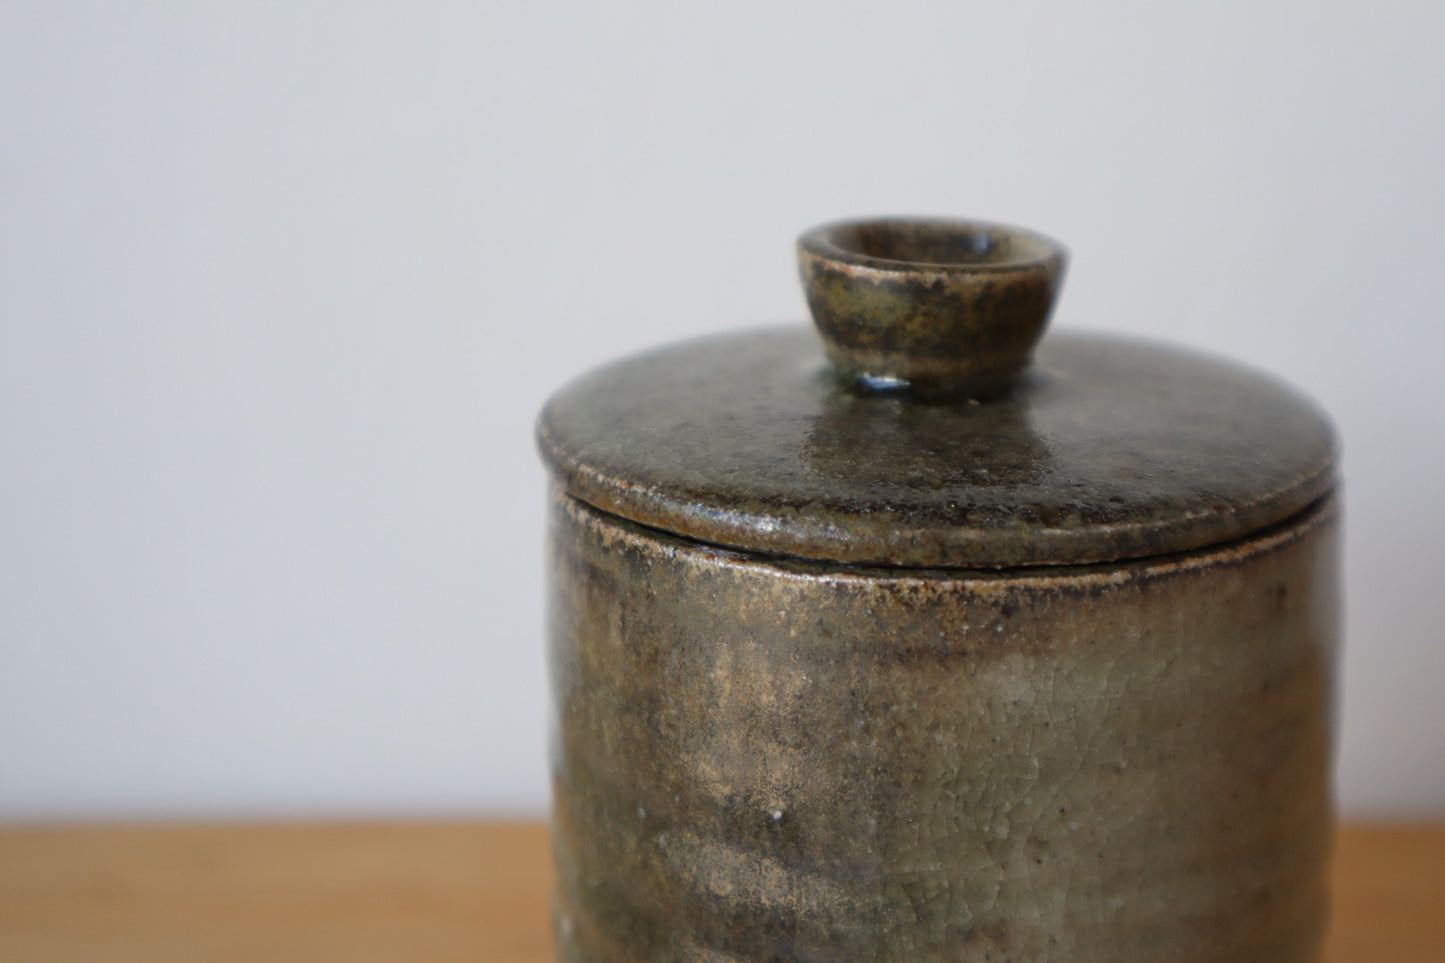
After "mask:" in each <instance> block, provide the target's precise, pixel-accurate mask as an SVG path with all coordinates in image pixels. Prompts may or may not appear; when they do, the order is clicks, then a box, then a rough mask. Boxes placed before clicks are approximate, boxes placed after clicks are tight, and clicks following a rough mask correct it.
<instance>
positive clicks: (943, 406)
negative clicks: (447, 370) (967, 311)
mask: <svg viewBox="0 0 1445 963" xmlns="http://www.w3.org/2000/svg"><path fill="white" fill-rule="evenodd" d="M537 430H538V439H539V443H540V446H541V450H542V454H543V457H544V458H545V459H546V460H547V462H548V463H549V465H550V466H551V468H552V470H553V472H554V474H555V475H556V477H557V478H559V479H560V480H561V482H562V484H563V485H564V486H565V487H566V489H567V490H568V491H569V492H570V493H571V494H573V495H575V496H576V497H578V498H580V499H582V500H583V501H585V502H588V503H589V504H592V505H595V506H597V507H599V508H602V509H604V510H606V511H610V512H613V513H615V514H618V515H622V516H623V517H626V518H630V519H632V520H634V521H638V522H642V523H644V524H647V525H651V526H653V527H656V528H661V529H665V530H667V531H672V532H677V533H679V534H683V535H687V536H690V537H693V538H697V539H700V540H702V541H707V542H714V543H717V544H721V545H730V546H735V547H738V548H744V549H750V550H757V551H764V552H774V553H779V554H785V555H794V556H801V557H805V558H816V559H828V560H834V561H843V562H851V563H866V564H882V565H902V566H913V567H930V566H962V567H978V566H1011V565H1042V564H1071V563H1078V562H1097V561H1106V560H1110V559H1120V558H1130V557H1141V556H1148V555H1158V554H1163V553H1168V552H1179V551H1187V550H1189V549H1194V548H1199V547H1202V546H1205V545H1211V544H1215V543H1218V542H1222V541H1227V540H1229V539H1233V538H1240V537H1242V536H1245V535H1248V534H1249V533H1251V532H1253V531H1256V530H1258V529H1260V528H1262V527H1264V526H1266V525H1270V524H1274V523H1276V522H1279V521H1282V520H1284V519H1286V518H1288V517H1290V516H1291V515H1293V514H1295V513H1296V512H1298V511H1300V510H1301V509H1303V508H1304V507H1305V506H1307V505H1309V504H1310V503H1311V502H1312V501H1314V500H1315V499H1317V498H1319V497H1320V496H1321V495H1323V494H1324V493H1325V492H1327V491H1329V489H1330V487H1331V486H1332V485H1333V483H1334V454H1335V448H1334V434H1333V432H1332V430H1331V428H1330V425H1329V422H1328V421H1327V420H1326V419H1325V418H1324V416H1323V415H1322V414H1321V413H1320V411H1319V409H1318V408H1316V407H1315V405H1314V404H1313V403H1311V402H1310V401H1309V400H1308V399H1306V398H1304V397H1302V396H1301V395H1299V394H1298V393H1296V392H1295V391H1293V390H1291V389H1289V388H1288V387H1286V386H1283V385H1281V384H1279V383H1278V382H1277V381H1275V380H1274V379H1272V378H1268V377H1265V376H1264V375H1261V374H1259V373H1257V372H1254V371H1251V370H1249V369H1247V368H1242V367H1240V366H1238V365H1234V364H1229V363H1226V362H1223V361H1219V360H1217V359H1213V358H1208V357H1204V356H1200V355H1197V354H1193V353H1189V352H1185V351H1180V350H1177V349H1171V348H1166V347H1163V346H1160V345H1157V344H1150V343H1147V342H1140V341H1134V340H1128V339H1124V338H1118V337H1108V336H1103V335H1092V334H1080V333H1073V332H1059V333H1055V334H1054V335H1052V336H1051V337H1049V338H1048V339H1047V340H1046V341H1045V342H1044V343H1043V345H1041V346H1040V348H1039V351H1038V359H1037V361H1036V362H1035V363H1034V365H1033V366H1032V367H1031V368H1030V369H1029V371H1028V372H1027V373H1026V374H1025V375H1024V376H1023V378H1022V379H1021V380H1020V381H1019V382H1018V383H1017V384H1016V385H1015V386H1014V388H1013V390H1011V391H1010V392H1008V393H1007V394H1005V395H1004V396H1001V397H995V398H991V399H988V400H985V401H983V402H982V403H970V401H969V400H968V399H948V400H920V399H917V398H914V397H912V396H909V395H907V394H898V393H891V392H890V393H876V392H868V391H860V390H857V389H855V388H853V387H850V386H849V385H846V384H843V383H840V382H839V381H838V380H837V379H836V378H835V377H834V376H833V375H832V373H831V372H830V371H829V369H828V366H827V363H826V362H825V361H824V360H823V358H822V357H821V352H820V351H819V350H818V346H817V341H816V338H815V337H814V336H813V335H812V333H811V332H809V331H808V330H807V329H805V328H802V327H798V328H777V329H766V330H761V331H751V332H747V333H744V334H732V335H726V336H722V337H714V338H709V339H705V340H701V341H695V342H691V343H687V344H683V345H677V346H674V347H670V348H667V349H663V350H660V351H655V352H651V353H649V354H645V355H641V356H638V357H634V358H630V359H627V360H625V361H622V362H619V363H617V364H614V365H611V366H609V367H606V368H603V369H600V370H599V371H596V372H594V373H592V374H590V375H588V376H586V377H584V378H581V379H579V380H577V381H576V382H574V383H573V384H571V385H569V386H568V387H567V388H565V389H563V390H562V391H560V392H558V394H557V395H555V396H554V397H553V398H552V400H551V401H550V402H549V403H548V404H547V407H546V408H545V409H544V411H543V412H542V416H541V418H540V420H539V422H538V429H537Z"/></svg>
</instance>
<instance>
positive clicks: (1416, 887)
mask: <svg viewBox="0 0 1445 963" xmlns="http://www.w3.org/2000/svg"><path fill="white" fill-rule="evenodd" d="M550 885H551V870H550V867H549V865H548V860H547V837H546V833H545V831H544V830H543V828H542V827H541V826H539V825H536V824H526V823H519V824H498V823H466V824H450V825H437V824H382V825H309V826H288V825H240V826H194V827H176V826H134V827H95V828H75V827H67V828H34V829H32V828H19V829H13V828H12V829H3V830H0V961H4V963H69V961H81V960H84V961H86V963H126V961H132V960H134V961H146V963H167V961H186V963H211V961H215V963H228V961H240V960H245V961H265V963H288V961H303V960H304V961H307V963H327V961H345V963H369V961H380V960H388V961H391V960H395V961H416V960H425V961H427V963H450V961H458V963H461V961H467V963H542V961H548V960H550V959H551V957H550V951H551V942H550V938H549V936H548V918H547V891H548V887H549V886H550ZM1334 891H1335V923H1334V931H1333V934H1332V936H1331V940H1330V950H1329V955H1328V957H1327V959H1328V961H1329V963H1442V961H1445V826H1394V827H1386V826H1352V827H1347V828H1346V829H1345V830H1343V832H1341V834H1340V839H1339V847H1338V853H1337V856H1336V860H1335V879H1334Z"/></svg>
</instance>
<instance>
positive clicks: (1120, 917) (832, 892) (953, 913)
mask: <svg viewBox="0 0 1445 963" xmlns="http://www.w3.org/2000/svg"><path fill="white" fill-rule="evenodd" d="M1334 547H1335V539H1334V523H1333V510H1332V508H1331V506H1330V505H1329V504H1328V503H1326V504H1322V505H1320V506H1318V507H1316V508H1315V509H1313V510H1311V511H1309V512H1307V513H1306V514H1305V515H1304V516H1303V517H1301V518H1299V519H1298V520H1297V521H1295V522H1294V523H1293V524H1290V525H1287V526H1284V527H1282V528H1279V529H1277V530H1273V531H1271V532H1269V533H1267V534H1265V535H1261V536H1259V537H1257V538H1254V539H1250V540H1246V541H1243V542H1239V543H1233V544H1230V545H1228V546H1224V547H1221V548H1219V549H1217V550H1211V551H1203V552H1199V553H1194V554H1186V555H1179V556H1169V557H1164V558H1158V559H1150V560H1140V561H1136V562H1132V563H1126V564H1123V565H1119V566H1080V567H1077V568H1062V569H1042V570H1034V571H1027V572H1020V573H1017V574H1007V573H994V574H988V573H965V572H947V571H908V570H899V569H893V570H886V569H874V570H868V569H851V568H844V567H837V566H831V567H830V566H820V565H817V564H812V563H800V562H794V563H789V562H783V561H767V560H763V559H759V558H757V557H755V556H748V555H744V554H740V553H735V552H730V551H727V550H724V549H719V548H712V547H708V546H705V545H701V544H699V543H696V542H691V541H687V540H683V539H679V538H675V537H673V536H668V535H664V534H661V533H658V532H655V531H652V530H649V529H645V528H642V527H641V526H637V525H634V524H631V523H629V522H624V521H622V520H620V519H617V518H614V517H611V516H608V515H605V514H603V513H600V512H597V511H595V510H593V509H590V508H587V507H586V506H584V505H582V504H581V503H580V502H578V501H576V500H575V499H572V498H570V497H568V496H566V495H559V496H558V498H557V502H556V511H555V516H554V528H553V541H552V558H553V593H554V594H553V598H552V631H551V639H552V642H551V645H552V649H551V664H552V672H553V687H554V692H555V699H556V701H555V712H556V716H555V718H554V720H553V723H552V732H553V735H554V738H555V744H554V746H553V749H552V752H553V758H552V763H553V769H552V771H553V795H554V824H553V825H554V835H553V846H554V850H555V854H556V859H557V865H558V870H559V881H560V883H559V886H560V888H559V891H558V893H557V902H556V913H557V917H556V919H557V934H558V942H559V946H560V952H561V959H562V960H564V961H568V963H584V961H585V963H641V961H648V963H662V961H669V963H674V961H675V963H698V961H708V963H765V961H766V963H774V961H798V963H804V961H806V963H852V961H857V963H863V961H877V960H886V961H898V963H903V961H908V963H915V961H916V963H942V961H974V960H979V961H982V960H990V961H996V963H1000V961H1014V963H1019V961H1038V963H1044V961H1058V963H1065V961H1067V963H1095V961H1099V963H1102V961H1111V963H1146V961H1147V963H1153V961H1178V963H1240V961H1245V960H1249V961H1254V960H1258V961H1269V963H1305V961H1312V960H1315V959H1316V953H1317V951H1318V947H1319V943H1320V938H1321V935H1322V930H1323V925H1324V918H1325V909H1326V905H1325V891H1324V868H1325V860H1326V856H1327V851H1328V840H1329V829H1330V816H1331V814H1330V796H1329V781H1328V775H1327V774H1328V757H1329V746H1330V702H1331V691H1332V688H1333V685H1332V679H1333V671H1334V661H1335V650H1336V645H1337V641H1336V635H1335V624H1336V613H1335V591H1334V579H1335V550H1334Z"/></svg>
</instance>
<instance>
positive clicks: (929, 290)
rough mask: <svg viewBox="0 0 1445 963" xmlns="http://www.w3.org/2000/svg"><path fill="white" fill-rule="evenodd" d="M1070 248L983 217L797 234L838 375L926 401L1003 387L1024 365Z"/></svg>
mask: <svg viewBox="0 0 1445 963" xmlns="http://www.w3.org/2000/svg"><path fill="white" fill-rule="evenodd" d="M1068 259H1069V252H1068V249H1067V248H1065V247H1064V246H1063V245H1062V244H1060V243H1059V242H1057V241H1054V240H1052V239H1050V238H1047V237H1044V236H1043V235H1041V234H1035V233H1033V232H1032V231H1025V230H1023V229H1021V228H1016V227H1009V226H1007V225H1003V224H990V223H986V222H983V221H965V220H945V219H933V218H881V219H876V220H858V221H839V222H836V223H833V224H825V225H823V226H821V227H815V228H813V229H812V230H810V231H808V232H807V233H805V234H803V236H802V237H800V238H799V239H798V266H799V269H800V271H801V274H802V278H803V288H804V290H805V293H806V294H807V298H808V307H809V309H811V310H812V312H813V321H814V323H815V324H816V325H817V326H818V330H819V332H821V334H822V336H823V343H824V346H825V348H826V349H827V352H828V356H829V357H830V358H831V359H832V360H833V362H834V364H835V365H836V366H837V367H838V369H839V370H840V371H841V372H842V373H843V375H844V376H845V377H849V378H855V379H858V380H860V381H862V382H863V383H864V384H866V385H868V386H869V387H871V388H875V389H891V388H900V389H903V388H906V389H909V390H912V391H915V392H918V393H920V394H927V395H971V396H978V395H987V394H990V393H994V392H997V391H1001V390H1004V389H1006V388H1007V387H1008V385H1009V383H1010V382H1011V381H1012V380H1013V378H1014V376H1015V375H1016V374H1017V373H1018V372H1019V371H1021V370H1022V369H1023V368H1024V366H1025V365H1027V364H1028V362H1029V357H1030V355H1031V354H1032V353H1033V348H1034V345H1035V344H1036V343H1037V342H1038V340H1039V337H1040V336H1041V335H1042V334H1043V332H1044V327H1045V326H1046V325H1047V324H1048V320H1049V315H1050V313H1051V312H1052V311H1053V307H1054V299H1055V298H1056V297H1057V295H1058V292H1059V289H1060V287H1062V286H1063V280H1064V270H1065V267H1066V266H1067V264H1068Z"/></svg>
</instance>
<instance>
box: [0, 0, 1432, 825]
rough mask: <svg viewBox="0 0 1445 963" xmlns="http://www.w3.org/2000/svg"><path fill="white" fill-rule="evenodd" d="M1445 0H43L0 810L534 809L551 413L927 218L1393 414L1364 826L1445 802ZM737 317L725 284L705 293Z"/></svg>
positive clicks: (1160, 329)
mask: <svg viewBox="0 0 1445 963" xmlns="http://www.w3.org/2000/svg"><path fill="white" fill-rule="evenodd" d="M1442 49H1445V6H1442V5H1440V4H1439V3H1435V2H1431V0H1421V2H1416V3H1370V4H1367V3H1363V2H1360V3H1339V2H1333V3H1328V2H1297V3H1294V2H1292V3H1280V2H1234V0H1232V2H1214V3H1194V4H1175V3H1147V2H1143V0H1100V2H1095V3H1070V2H1038V0H1036V2H1009V3H1004V2H998V0H990V2H973V3H936V4H925V3H908V2H892V3H888V4H880V3H857V2H840V0H830V2H822V0H815V2H810V3H791V4H789V3H780V2H767V3H763V2H734V3H728V4H707V5H703V4H691V3H663V2H654V3H626V2H621V0H611V2H608V3H605V4H602V3H598V4H581V3H566V4H563V3H545V2H534V3H529V4H500V3H481V4H475V3H474V4H440V3H399V2H398V3H392V4H360V3H343V2H340V0H338V2H334V3H324V4H316V3H285V4H281V3H252V4H226V5H222V4H194V3H128V4H115V3H71V2H41V0H36V2H30V3H15V2H10V3H6V4H4V5H3V7H0V452H3V469H0V818H6V819H37V818H71V817H131V816H145V817H152V816H155V817H161V816H174V815H186V816H255V815H361V814H370V815H409V814H411V815H414V814H504V813H537V812H540V811H541V810H542V808H543V806H544V804H545V797H546V781H545V766H544V736H543V726H544V722H543V720H544V699H545V679H544V671H543V664H542V640H541V636H542V591H541V583H542V562H541V555H540V550H541V544H542V524H543V520H542V507H543V503H544V484H545V480H544V477H543V474H542V471H541V469H540V468H539V467H538V465H537V463H536V461H535V458H534V455H533V450H532V443H531V422H532V417H533V413H534V412H535V410H536V409H537V407H538V406H539V405H540V403H541V402H542V400H543V398H544V396H545V395H546V394H547V393H548V391H549V390H550V389H551V388H553V387H555V386H556V385H558V384H559V383H560V382H561V381H562V380H564V379H566V378H568V377H570V376H571V375H573V374H576V373H578V372H580V371H581V370H582V369H584V368H586V367H588V366H591V365H593V364H595V363H598V362H600V361H602V360H604V359H607V358H610V357H613V356H616V355H618V354H622V353H626V352H631V351H634V350H637V349H640V348H643V347H646V346H650V345H655V344H658V343H661V342H665V341H670V340H674V339H677V338H681V337H686V336H690V335H696V334H700V333H704V332H711V331H719V330H724V329H728V328H733V327H737V326H740V325H745V324H747V325H751V324H756V323H758V322H761V321H766V320H779V319H789V318H801V317H802V315H803V313H804V309H803V306H802V300H801V297H800V295H799V293H798V291H797V287H796V282H795V280H794V267H793V262H792V253H791V242H792V239H793V237H794V235H795V234H797V233H798V232H799V231H800V230H802V229H803V228H805V227H807V226H810V225H812V224H814V223H816V222H819V221H822V220H827V219H831V218H835V217H839V216H844V215H854V214H860V213H881V212H909V213H929V212H931V213H949V214H966V215H975V216H983V217H989V218H994V219H1000V220H1006V221H1013V222H1016V223H1020V224H1025V225H1030V226H1033V227H1036V228H1038V229H1040V230H1043V231H1046V232H1048V233H1051V234H1053V235H1055V236H1057V237H1059V238H1061V239H1063V240H1065V241H1066V242H1067V243H1068V244H1070V246H1071V247H1072V248H1073V251H1074V263H1073V268H1072V271H1071V277H1070V282H1069V287H1068V290H1067V291H1066V293H1065V297H1064V300H1063V303H1062V306H1061V309H1060V312H1059V315H1058V322H1057V323H1059V324H1061V325H1064V324H1071V323H1072V324H1078V325H1086V326H1089V327H1098V328H1108V329H1115V330H1121V331H1132V332H1141V333H1146V334H1149V335H1153V336H1158V337H1164V338H1168V339H1172V340H1174V341H1177V342H1181V343H1184V344H1189V345H1195V346H1199V347H1203V348H1207V349H1210V350H1213V351H1216V352H1220V353H1225V354H1230V355H1234V356H1237V357H1239V358H1241V359H1245V360H1248V361H1250V362H1253V363H1254V364H1256V365H1259V366H1262V367H1265V368H1269V369H1273V370H1275V371H1277V372H1279V373H1281V374H1283V375H1284V376H1286V377H1287V378H1288V379H1290V380H1292V381H1293V382H1294V383H1296V384H1297V385H1299V386H1301V387H1303V388H1305V389H1306V390H1308V391H1310V392H1312V393H1313V394H1314V395H1316V396H1317V397H1318V398H1320V399H1321V400H1322V401H1323V402H1324V403H1325V404H1326V406H1327V407H1328V408H1330V409H1331V410H1332V411H1333V412H1334V413H1335V415H1336V417H1337V419H1338V422H1339V425H1340V428H1341V430H1342V433H1343V435H1344V438H1345V442H1346V461H1345V467H1346V472H1347V475H1348V489H1347V492H1348V504H1349V517H1348V522H1349V526H1350V528H1349V558H1348V577H1349V587H1350V604H1349V627H1348V632H1349V634H1348V638H1349V650H1348V654H1347V657H1346V660H1345V662H1346V665H1345V668H1346V683H1345V688H1344V693H1343V708H1344V719H1345V723H1344V730H1343V736H1342V745H1341V759H1340V789H1341V794H1342V799H1343V803H1344V807H1345V809H1346V811H1347V812H1348V813H1350V814H1353V815H1357V816H1359V815H1396V814H1434V815H1437V816H1438V815H1445V699H1442V698H1441V696H1440V686H1441V680H1442V677H1445V648H1442V646H1441V645H1440V644H1439V627H1440V625H1441V624H1442V620H1445V592H1442V591H1441V589H1440V587H1439V581H1440V575H1439V571H1440V564H1441V563H1440V558H1441V555H1442V546H1445V512H1442V510H1441V492H1442V491H1445V446H1442V439H1445V430H1442V418H1445V416H1442V411H1445V379H1442V377H1441V374H1440V372H1441V352H1442V349H1445V324H1442V305H1445V265H1442V257H1445V57H1442V56H1441V50H1442ZM698 294H701V297H699V296H698Z"/></svg>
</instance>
